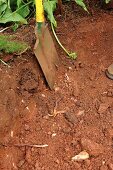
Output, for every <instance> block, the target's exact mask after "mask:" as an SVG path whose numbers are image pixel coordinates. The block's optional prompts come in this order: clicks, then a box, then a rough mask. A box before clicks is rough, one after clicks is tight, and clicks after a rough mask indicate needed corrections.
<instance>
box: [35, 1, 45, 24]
mask: <svg viewBox="0 0 113 170" xmlns="http://www.w3.org/2000/svg"><path fill="white" fill-rule="evenodd" d="M35 3H36V22H37V23H42V22H44V8H43V3H42V0H35Z"/></svg>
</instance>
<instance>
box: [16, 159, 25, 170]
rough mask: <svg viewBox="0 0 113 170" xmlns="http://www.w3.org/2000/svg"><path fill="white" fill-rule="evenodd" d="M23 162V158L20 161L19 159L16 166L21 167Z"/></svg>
mask: <svg viewBox="0 0 113 170" xmlns="http://www.w3.org/2000/svg"><path fill="white" fill-rule="evenodd" d="M24 163H25V160H21V161H19V163H18V165H17V166H18V167H19V168H21V167H22V166H23V164H24Z"/></svg>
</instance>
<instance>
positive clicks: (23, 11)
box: [17, 0, 30, 18]
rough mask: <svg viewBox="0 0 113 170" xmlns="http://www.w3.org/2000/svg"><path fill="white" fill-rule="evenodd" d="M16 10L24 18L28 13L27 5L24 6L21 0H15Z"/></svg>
mask: <svg viewBox="0 0 113 170" xmlns="http://www.w3.org/2000/svg"><path fill="white" fill-rule="evenodd" d="M17 10H18V14H20V15H21V16H22V17H23V18H26V17H27V16H28V15H29V13H30V10H29V6H28V5H26V6H25V3H23V1H22V0H17Z"/></svg>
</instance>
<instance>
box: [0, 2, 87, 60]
mask: <svg viewBox="0 0 113 170" xmlns="http://www.w3.org/2000/svg"><path fill="white" fill-rule="evenodd" d="M64 1H65V0H64ZM68 1H70V0H68ZM75 2H76V3H77V4H78V5H79V6H81V7H82V8H83V9H84V10H85V11H87V12H88V10H87V8H86V5H85V3H84V1H83V0H75ZM57 3H58V1H57V0H44V1H43V5H44V11H45V12H46V14H47V18H48V20H49V21H50V23H51V28H52V31H53V34H54V36H55V38H56V40H57V42H58V44H59V45H60V46H61V48H62V49H63V50H64V51H65V52H66V54H67V55H68V56H69V57H70V58H72V59H75V58H76V57H77V55H76V53H75V52H73V53H69V52H68V51H67V50H66V49H65V48H64V47H63V45H62V44H61V42H60V41H59V39H58V37H57V35H56V33H55V29H54V27H57V21H56V20H55V17H54V11H55V10H56V6H57ZM33 7H34V0H0V23H3V24H5V23H7V22H13V23H14V26H13V27H12V28H13V30H14V31H15V30H16V29H17V28H18V24H27V19H26V18H27V17H28V16H29V14H30V9H31V8H32V9H33ZM5 43H6V39H5V40H4V41H3V42H2V41H0V49H2V50H4V51H6V52H13V51H15V50H17V49H16V48H17V47H16V46H15V44H13V42H10V43H6V44H7V47H8V46H10V49H9V48H5ZM9 44H10V45H9ZM11 46H12V48H11ZM18 47H19V46H18ZM4 48H5V49H4ZM7 50H9V51H7Z"/></svg>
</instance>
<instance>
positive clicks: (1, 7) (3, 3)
mask: <svg viewBox="0 0 113 170" xmlns="http://www.w3.org/2000/svg"><path fill="white" fill-rule="evenodd" d="M6 8H7V2H6V0H1V1H0V15H2V12H4V11H5V10H6Z"/></svg>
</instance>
